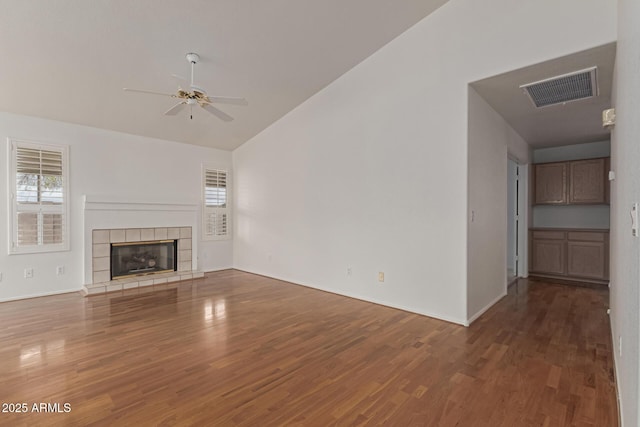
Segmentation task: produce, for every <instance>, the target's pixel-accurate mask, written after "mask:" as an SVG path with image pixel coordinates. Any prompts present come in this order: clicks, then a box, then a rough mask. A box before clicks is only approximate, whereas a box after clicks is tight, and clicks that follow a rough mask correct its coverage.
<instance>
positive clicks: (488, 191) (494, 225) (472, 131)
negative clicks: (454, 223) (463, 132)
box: [467, 87, 526, 321]
mask: <svg viewBox="0 0 640 427" xmlns="http://www.w3.org/2000/svg"><path fill="white" fill-rule="evenodd" d="M468 126H469V148H468V150H469V151H468V160H467V161H468V171H469V174H468V210H469V212H468V217H469V222H468V224H467V227H468V235H467V236H468V241H467V311H468V313H467V318H468V319H469V320H470V321H472V320H474V319H476V318H477V317H479V316H480V315H481V314H482V313H484V311H486V310H487V309H488V308H489V307H491V306H492V305H493V304H495V303H496V302H497V301H498V300H499V299H500V298H502V297H503V296H504V295H506V293H507V262H506V260H507V247H508V244H507V240H508V239H509V238H510V237H511V238H513V239H515V236H514V235H511V236H510V235H509V233H508V220H507V200H508V197H507V188H508V185H507V180H508V174H507V172H508V168H507V153H508V145H509V143H508V140H509V137H510V136H511V137H516V138H520V140H521V141H522V142H524V140H522V138H521V137H520V136H518V135H517V134H516V133H515V131H514V130H513V129H512V128H511V127H510V126H509V124H508V123H507V122H506V121H505V120H504V118H503V117H502V116H500V115H499V114H498V113H497V112H496V111H495V110H494V109H493V108H491V106H489V104H487V102H486V101H485V100H484V99H482V97H480V95H478V93H477V92H476V91H475V90H474V89H473V88H471V87H469V122H468ZM525 144H526V143H525ZM514 169H515V168H514ZM514 174H515V171H514ZM514 201H515V199H514ZM514 211H515V209H514Z"/></svg>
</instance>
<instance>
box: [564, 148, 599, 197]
mask: <svg viewBox="0 0 640 427" xmlns="http://www.w3.org/2000/svg"><path fill="white" fill-rule="evenodd" d="M568 165H569V203H571V204H581V203H588V204H597V203H605V202H606V200H605V190H604V187H605V179H606V178H605V170H604V169H605V161H604V159H591V160H580V161H577V162H569V163H568Z"/></svg>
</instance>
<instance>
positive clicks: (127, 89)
mask: <svg viewBox="0 0 640 427" xmlns="http://www.w3.org/2000/svg"><path fill="white" fill-rule="evenodd" d="M123 90H125V91H127V92H138V93H148V94H150V95H162V96H170V97H172V98H175V97H176V96H175V95H174V94H172V93H160V92H151V91H150V90H140V89H129V88H128V87H125V88H124V89H123Z"/></svg>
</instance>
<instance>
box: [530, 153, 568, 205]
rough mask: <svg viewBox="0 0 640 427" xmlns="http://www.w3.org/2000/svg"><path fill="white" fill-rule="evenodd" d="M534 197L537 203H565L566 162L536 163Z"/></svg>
mask: <svg viewBox="0 0 640 427" xmlns="http://www.w3.org/2000/svg"><path fill="white" fill-rule="evenodd" d="M535 173H536V178H535V182H536V189H535V190H536V193H535V195H536V197H535V199H536V200H535V203H536V204H537V205H558V204H565V203H567V197H566V191H565V188H566V182H567V164H566V163H546V164H540V165H536V168H535Z"/></svg>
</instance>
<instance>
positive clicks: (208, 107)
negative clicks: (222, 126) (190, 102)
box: [200, 104, 233, 122]
mask: <svg viewBox="0 0 640 427" xmlns="http://www.w3.org/2000/svg"><path fill="white" fill-rule="evenodd" d="M200 106H201V107H202V108H204V109H205V110H207V111H208V112H210V113H211V114H213V115H214V116H216V117H217V118H219V119H220V120H223V121H225V122H230V121H231V120H233V117H231V116H230V115H228V114H227V113H225V112H223V111H221V110H218V109H217V108H216V107H214V106H213V105H211V104H200Z"/></svg>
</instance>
